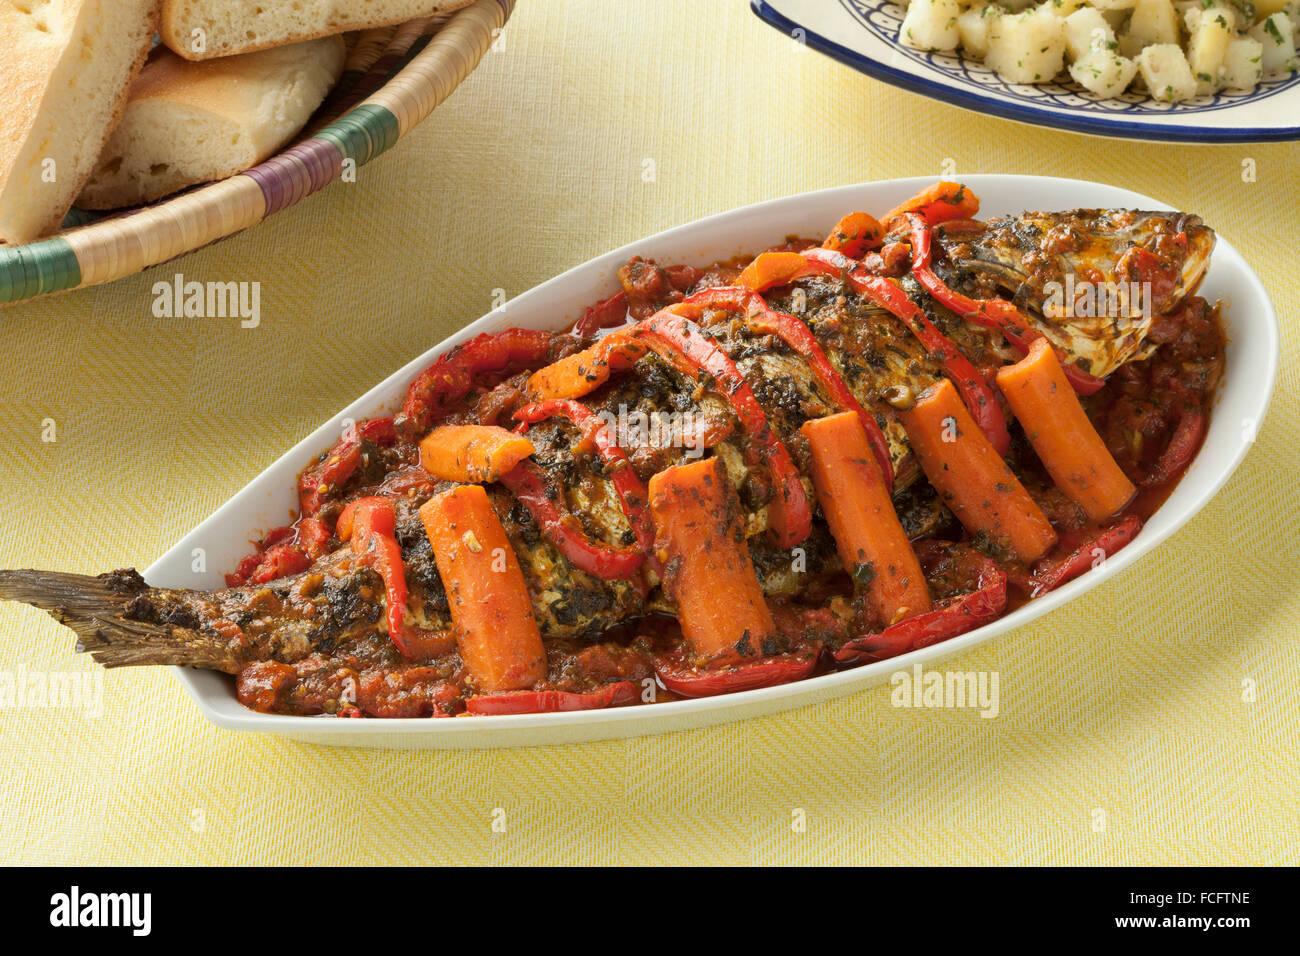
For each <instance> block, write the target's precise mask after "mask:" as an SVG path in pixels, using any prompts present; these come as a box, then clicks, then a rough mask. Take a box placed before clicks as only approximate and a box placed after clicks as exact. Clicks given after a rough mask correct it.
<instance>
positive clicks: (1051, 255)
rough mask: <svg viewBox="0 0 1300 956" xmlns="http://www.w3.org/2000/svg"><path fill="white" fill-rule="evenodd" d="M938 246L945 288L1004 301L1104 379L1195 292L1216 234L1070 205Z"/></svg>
mask: <svg viewBox="0 0 1300 956" xmlns="http://www.w3.org/2000/svg"><path fill="white" fill-rule="evenodd" d="M935 243H936V247H937V248H938V249H941V250H942V251H943V257H944V258H945V259H946V266H945V265H943V264H940V265H939V269H940V272H941V275H942V276H943V278H944V279H945V281H947V282H948V283H949V284H950V285H952V286H953V287H954V288H960V287H963V286H964V287H965V288H967V289H968V290H970V291H972V292H973V293H974V294H976V295H978V296H990V295H1004V296H1009V297H1010V298H1011V300H1012V301H1013V302H1015V303H1016V305H1018V306H1019V307H1020V309H1021V311H1022V312H1024V313H1025V314H1026V315H1027V316H1028V317H1029V319H1030V321H1031V322H1032V323H1033V324H1034V325H1036V326H1037V327H1038V328H1039V329H1041V330H1042V332H1043V333H1044V334H1045V335H1046V336H1047V337H1048V338H1049V339H1050V340H1051V341H1052V343H1053V344H1055V345H1056V346H1057V347H1058V348H1059V349H1060V350H1061V351H1062V352H1063V353H1064V354H1065V355H1066V356H1068V357H1069V358H1070V359H1072V360H1073V361H1074V362H1075V363H1076V364H1078V365H1079V367H1080V368H1082V369H1084V370H1085V371H1088V372H1091V373H1092V374H1093V375H1096V376H1098V377H1100V378H1104V377H1106V376H1107V375H1109V374H1110V373H1111V372H1113V371H1114V370H1115V369H1117V368H1119V367H1120V366H1121V365H1123V364H1124V363H1126V362H1129V361H1132V360H1134V359H1140V358H1144V357H1146V356H1147V355H1149V354H1150V353H1151V351H1152V350H1153V349H1154V347H1155V346H1154V345H1152V344H1150V343H1148V342H1147V340H1146V339H1147V333H1148V332H1149V331H1150V329H1151V324H1152V322H1153V321H1154V319H1155V317H1156V316H1159V315H1165V314H1167V313H1170V312H1172V311H1174V310H1175V309H1177V308H1178V306H1179V305H1180V304H1181V303H1182V302H1183V300H1184V299H1186V298H1187V297H1188V296H1189V295H1191V294H1193V293H1194V292H1195V291H1196V289H1197V287H1198V286H1199V285H1200V282H1201V279H1202V278H1203V277H1204V275H1205V270H1206V268H1207V267H1208V266H1209V262H1210V255H1211V253H1212V252H1213V250H1214V232H1213V230H1211V229H1210V228H1209V227H1207V226H1206V225H1205V224H1204V223H1202V222H1201V220H1200V219H1199V218H1198V217H1196V216H1193V215H1189V214H1187V213H1179V212H1147V211H1142V210H1135V209H1075V210H1071V211H1068V212H1053V213H1043V212H1027V213H1023V214H1022V215H1019V216H1008V217H1003V218H998V219H990V220H987V221H985V222H975V221H963V222H958V223H951V224H945V225H941V226H939V227H938V228H937V229H936V230H935ZM945 269H946V272H945Z"/></svg>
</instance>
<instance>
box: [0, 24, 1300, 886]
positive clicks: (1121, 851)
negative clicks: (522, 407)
mask: <svg viewBox="0 0 1300 956" xmlns="http://www.w3.org/2000/svg"><path fill="white" fill-rule="evenodd" d="M498 45H499V47H500V49H496V50H494V51H492V52H489V53H488V54H487V55H486V56H485V57H484V60H483V63H482V65H481V66H480V68H479V69H478V70H477V71H476V72H475V73H474V74H473V75H472V76H471V77H470V78H469V80H468V81H467V82H466V83H465V84H464V85H463V86H462V87H461V88H460V89H459V90H458V91H457V92H456V93H455V94H454V95H453V96H452V97H451V98H450V99H449V100H448V101H447V102H446V103H445V104H443V105H442V106H441V107H439V108H438V110H437V111H436V112H435V113H434V114H433V115H432V117H431V118H430V119H429V120H428V121H426V122H425V123H424V124H423V125H422V126H421V127H420V128H419V129H417V130H415V131H414V132H413V133H412V134H411V135H410V136H409V138H408V139H406V140H404V141H403V142H402V143H401V144H399V146H398V147H397V148H396V149H394V150H393V151H391V152H390V153H388V154H386V155H385V156H383V157H381V158H380V159H379V160H377V161H376V162H375V163H373V164H372V165H369V166H367V167H365V168H364V169H363V170H361V172H360V175H359V176H358V178H357V181H356V182H355V183H340V184H337V185H335V186H333V187H331V188H330V189H328V190H327V191H326V192H324V193H322V194H320V195H317V196H314V197H312V198H310V199H308V200H307V201H305V202H304V203H302V204H301V205H299V206H296V207H294V208H293V209H290V210H288V211H287V212H285V213H282V214H280V215H277V216H275V217H273V218H272V219H271V220H269V221H268V222H267V223H265V224H263V225H261V226H259V227H258V228H256V229H254V230H252V231H251V232H247V233H244V234H243V235H241V236H238V237H236V238H233V239H231V240H228V241H225V242H222V243H220V244H218V245H216V246H213V247H210V248H208V249H205V250H202V251H201V252H199V253H197V254H195V255H192V256H190V257H189V258H186V259H183V260H181V261H179V262H178V263H175V264H174V266H173V265H166V266H163V267H161V268H160V269H158V270H155V271H154V272H152V273H149V274H147V275H144V276H138V277H135V278H132V279H127V280H124V281H121V282H117V283H115V284H112V285H108V286H104V287H101V288H96V289H91V290H87V291H83V292H78V293H72V294H68V295H64V296H61V297H56V298H53V299H50V300H47V301H43V302H39V303H35V304H30V305H26V306H23V307H19V308H14V309H9V310H4V311H0V342H2V343H3V346H4V351H5V356H6V361H5V367H4V372H3V375H0V443H2V444H0V448H2V449H3V454H0V487H2V488H3V489H4V491H3V497H2V498H0V567H16V566H36V567H50V568H58V569H63V570H70V571H86V572H97V571H100V570H104V569H107V568H112V567H119V566H123V565H127V564H135V565H137V566H140V567H144V566H147V565H148V564H149V563H150V562H152V561H153V560H154V559H155V558H156V557H157V556H158V555H159V554H160V553H161V552H162V551H163V550H164V549H165V548H166V547H167V546H168V545H170V544H171V543H172V542H174V541H175V540H177V539H178V538H179V537H180V536H181V535H182V534H183V533H184V532H185V531H187V530H188V529H189V528H191V527H192V526H193V525H194V524H196V523H197V522H198V521H199V520H200V519H201V518H203V517H205V516H206V515H207V514H209V513H210V512H211V511H212V510H213V509H214V508H215V507H216V506H217V505H219V504H220V503H221V502H223V501H224V500H225V499H226V498H228V497H229V496H230V495H232V494H234V493H235V492H236V491H238V490H239V489H240V488H241V487H242V486H243V485H244V484H245V483H246V482H247V481H249V480H250V479H251V478H253V477H254V476H255V475H257V474H258V472H259V471H260V470H261V469H262V468H263V467H265V466H266V465H267V464H269V463H270V462H271V461H273V460H274V459H275V458H276V457H278V456H279V454H280V453H281V452H282V450H283V449H285V448H287V447H288V446H289V445H290V444H291V443H293V442H294V441H296V440H298V439H299V438H300V437H302V436H303V435H304V434H306V433H307V432H308V431H310V430H311V429H312V428H313V427H314V426H315V425H316V424H317V423H318V422H319V421H320V420H321V419H323V418H324V417H326V416H327V415H330V414H332V413H333V412H334V411H335V410H336V409H338V408H340V407H341V406H342V405H344V404H345V403H346V402H348V401H350V400H351V399H352V398H354V397H355V396H356V395H358V394H360V393H361V391H363V390H364V389H366V388H368V387H369V386H370V385H371V384H373V383H374V382H376V381H378V380H380V379H381V378H382V377H384V376H386V375H387V374H389V373H390V372H391V371H392V370H393V369H395V368H396V367H398V366H399V365H401V364H403V363H405V362H407V361H409V360H410V359H411V358H412V357H414V356H415V355H417V354H419V353H420V352H422V351H423V350H425V349H426V348H427V347H428V346H429V345H430V344H432V343H435V342H437V341H438V340H439V339H441V338H443V337H444V336H445V335H446V334H448V333H449V332H451V331H453V330H454V329H456V328H458V327H459V326H460V325H462V324H464V323H465V322H468V321H470V320H471V319H474V318H476V317H478V316H479V315H481V314H483V313H484V312H486V311H487V310H488V309H490V308H491V307H492V305H493V304H494V302H493V297H494V295H498V294H500V293H499V292H498V291H497V290H503V291H504V294H506V295H515V294H517V293H519V292H522V291H524V290H525V289H527V288H529V287H531V286H533V285H535V284H536V283H538V282H541V281H542V280H544V279H547V278H549V277H550V276H552V275H554V274H556V273H558V272H560V271H562V270H563V269H565V268H568V267H569V266H572V265H574V264H576V263H579V262H582V261H584V260H586V259H587V258H589V257H591V256H593V255H595V254H597V253H600V252H603V251H605V250H606V249H609V248H612V247H614V246H617V245H621V244H622V243H624V242H627V241H629V240H632V239H634V238H637V237H639V236H642V235H646V234H649V233H651V232H655V231H657V230H660V229H662V228H665V227H668V226H671V225H675V224H678V223H682V222H686V221H689V220H692V219H696V218H698V217H700V216H703V215H707V214H710V213H715V212H719V211H722V210H726V209H729V208H732V207H735V206H738V205H742V204H745V203H749V202H753V201H756V200H760V199H765V198H769V197H773V196H780V195H784V194H787V193H791V192H797V191H801V190H806V189H811V188H816V187H822V186H831V185H838V184H843V183H851V182H857V181H863V180H870V179H882V178H892V177H896V176H912V175H931V174H933V175H938V174H940V173H943V174H945V175H948V176H954V175H955V176H958V177H960V175H961V174H962V173H974V172H1006V173H1038V174H1053V175H1062V176H1070V177H1076V178H1083V179H1096V180H1100V181H1103V182H1110V183H1114V184H1117V185H1122V186H1126V187H1129V188H1132V189H1135V190H1138V191H1140V192H1143V193H1147V194H1150V195H1153V196H1157V197H1159V198H1161V199H1163V200H1165V201H1166V202H1169V203H1171V204H1173V205H1174V206H1176V207H1178V208H1181V209H1186V210H1189V211H1193V212H1196V213H1199V214H1200V215H1202V216H1203V217H1204V218H1205V219H1206V220H1207V221H1208V222H1209V223H1210V224H1212V225H1213V226H1214V227H1216V228H1217V229H1218V230H1219V231H1220V232H1221V233H1222V234H1223V235H1224V236H1225V237H1227V238H1229V239H1230V240H1231V241H1232V242H1233V243H1234V244H1235V245H1236V246H1237V247H1238V248H1239V249H1240V250H1241V251H1242V253H1243V254H1244V255H1245V256H1246V258H1247V259H1248V260H1249V261H1250V262H1251V264H1252V265H1253V266H1254V267H1255V268H1256V269H1257V270H1258V271H1259V272H1260V274H1261V275H1262V276H1263V278H1264V281H1265V283H1266V284H1267V285H1268V287H1269V290H1270V293H1271V294H1272V296H1273V298H1274V302H1275V304H1276V306H1277V308H1278V311H1279V314H1280V318H1281V323H1282V348H1283V356H1282V371H1281V377H1280V380H1279V382H1278V388H1277V393H1276V397H1275V399H1274V402H1273V406H1272V409H1271V411H1270V414H1269V417H1268V419H1267V421H1266V422H1265V423H1264V424H1263V427H1262V429H1261V431H1260V433H1259V436H1258V440H1257V442H1256V444H1255V447H1254V449H1253V450H1252V452H1251V454H1250V456H1249V457H1248V458H1247V460H1246V461H1245V463H1244V464H1243V465H1242V466H1241V468H1240V469H1239V470H1238V472H1237V473H1236V474H1235V475H1234V477H1233V478H1232V480H1231V481H1230V482H1229V483H1228V484H1227V486H1226V487H1225V488H1224V489H1223V491H1222V492H1220V493H1219V495H1218V496H1217V497H1216V498H1215V499H1214V501H1213V502H1212V503H1211V504H1210V505H1209V506H1208V507H1207V508H1206V509H1205V510H1204V511H1203V512H1202V513H1201V514H1200V515H1199V516H1198V517H1197V518H1196V519H1195V520H1194V521H1193V522H1192V523H1191V524H1190V525H1188V526H1187V527H1186V528H1185V529H1184V530H1183V531H1181V532H1180V533H1179V534H1177V535H1176V536H1175V537H1173V538H1172V539H1171V540H1170V541H1169V542H1168V543H1166V544H1165V545H1164V546H1162V547H1161V548H1160V549H1158V550H1157V551H1156V552H1155V553H1154V554H1152V555H1150V556H1148V557H1147V558H1145V559H1144V560H1142V561H1141V562H1140V563H1139V564H1137V565H1136V566H1135V567H1134V568H1132V569H1130V570H1129V571H1128V572H1127V573H1125V574H1124V575H1122V576H1121V577H1119V578H1117V579H1115V580H1112V581H1110V582H1108V583H1107V584H1106V585H1104V586H1102V587H1099V588H1097V589H1096V590H1094V591H1092V592H1090V593H1089V594H1088V595H1086V596H1085V597H1084V598H1082V599H1081V600H1079V601H1077V602H1075V603H1074V604H1072V605H1069V606H1067V607H1065V608H1063V609H1061V610H1059V611H1057V612H1055V613H1053V614H1052V615H1050V616H1049V617H1047V618H1046V619H1044V620H1041V621H1039V622H1038V623H1036V624H1034V625H1033V626H1030V627H1026V628H1023V629H1021V630H1019V631H1016V632H1014V633H1012V634H1009V635H1007V636H1005V637H1003V638H1001V639H998V640H995V641H991V642H989V643H987V644H984V645H982V646H981V647H980V648H979V649H978V650H976V651H975V652H973V653H969V654H966V655H964V656H962V657H959V658H957V659H955V660H953V661H952V662H950V663H948V664H945V665H942V666H943V668H944V669H960V670H986V671H996V672H997V673H998V675H999V681H1000V684H999V688H1000V714H999V715H998V717H997V718H995V719H984V718H981V717H980V716H979V715H978V713H977V712H975V711H973V710H969V709H967V710H957V709H948V710H909V709H902V708H897V707H893V706H891V704H890V691H889V688H888V687H885V688H881V689H878V690H874V691H871V692H868V693H863V694H859V695H856V696H852V697H847V698H843V699H840V700H837V701H833V702H830V703H826V704H823V705H820V706H816V707H812V708H808V709H804V710H800V711H795V712H793V713H789V714H784V715H778V716H774V717H769V718H764V719H759V720H754V721H749V722H745V723H741V724H734V725H728V726H721V727H715V728H711V729H705V730H699V731H692V732H687V733H681V734H675V735H669V736H661V737H651V738H642V739H635V740H625V741H611V742H606V743H598V744H590V745H585V746H574V747H563V748H554V749H534V750H516V751H503V752H461V753H429V752H422V753H411V752H378V751H364V750H348V749H332V748H327V747H320V746H307V745H303V744H299V743H295V742H292V741H287V740H282V739H276V738H271V737H263V736H252V735H243V736H241V735H236V734H233V733H229V732H226V731H222V730H218V729H216V728H214V727H212V726H210V725H209V724H207V723H206V722H205V721H204V719H203V718H202V717H201V716H200V715H199V713H198V711H197V710H196V708H195V706H194V704H193V703H192V702H191V701H190V700H189V699H188V697H187V696H186V695H185V694H184V692H183V691H182V689H181V687H180V685H179V684H178V683H177V682H176V681H175V680H174V679H173V678H172V677H171V676H170V675H169V674H168V673H167V672H166V671H164V670H138V671H122V670H119V671H114V672H110V673H107V674H105V675H104V676H103V685H102V686H103V708H102V714H101V715H98V716H94V715H87V714H86V713H85V712H84V711H85V708H80V709H79V708H76V707H63V708H34V707H16V708H12V709H6V710H3V711H0V822H2V824H3V826H2V827H0V861H2V862H42V863H54V862H67V863H71V862H104V863H158V862H193V863H204V862H218V861H237V862H240V863H297V862H306V863H324V862H339V863H348V864H363V863H378V862H396V863H416V862H430V861H450V862H464V863H522V862H530V863H538V862H576V861H590V862H627V863H667V862H682V863H685V862H701V861H723V862H747V861H764V862H766V861H771V862H899V863H935V862H993V863H1004V862H1101V863H1162V862H1171V863H1172V862H1202V863H1229V862H1290V863H1295V862H1297V856H1298V854H1297V820H1298V819H1300V799H1298V797H1297V780H1300V751H1298V750H1297V739H1298V734H1297V731H1298V730H1300V705H1298V703H1297V702H1298V700H1300V695H1298V694H1297V687H1296V676H1295V675H1296V673H1297V665H1298V664H1300V661H1298V660H1297V656H1298V652H1297V642H1296V638H1297V636H1298V635H1300V599H1298V598H1297V596H1296V593H1295V591H1296V586H1295V575H1296V572H1297V567H1298V566H1300V547H1297V538H1298V535H1297V530H1298V529H1297V527H1296V525H1297V519H1296V514H1297V513H1298V512H1297V508H1296V507H1295V505H1296V492H1295V488H1296V477H1295V475H1296V470H1297V464H1298V461H1297V457H1298V456H1297V452H1296V448H1297V444H1298V443H1300V428H1297V404H1298V403H1297V398H1298V393H1300V381H1298V380H1297V376H1298V369H1300V361H1298V357H1297V347H1298V343H1297V331H1296V330H1297V322H1300V315H1298V314H1297V307H1296V304H1295V303H1296V301H1297V299H1300V278H1297V275H1298V274H1300V273H1298V271H1297V268H1296V253H1295V246H1294V240H1295V224H1296V222H1297V221H1300V189H1297V186H1298V185H1300V183H1298V182H1297V178H1296V162H1297V158H1296V156H1297V154H1296V150H1295V147H1294V146H1291V145H1284V144H1283V145H1260V146H1222V147H1175V146H1161V145H1148V144H1142V143H1134V142H1123V141H1105V140H1101V139H1094V138H1088V137H1084V136H1077V135H1073V134H1067V133H1055V132H1050V131H1046V130H1041V129H1035V128H1031V127H1028V126H1021V125H1016V124H1013V123H1009V122H1004V121H1001V120H997V119H992V118H987V117H981V116H977V115H975V114H972V113H966V112H961V111H958V110H956V109H954V108H950V107H947V106H944V105H941V104H938V103H934V102H931V101H929V100H927V99H923V98H921V97H918V96H914V95H911V94H908V93H904V92H901V91H897V90H894V89H892V88H889V87H886V86H884V85H882V84H879V83H876V82H874V81H871V80H869V79H867V78H865V77H863V76H860V75H859V74H857V73H855V72H853V71H851V70H849V69H848V68H846V67H843V66H841V65H839V64H836V63H834V62H832V61H831V60H829V59H826V58H824V57H821V56H819V55H818V54H816V53H813V52H811V51H808V50H804V49H802V48H800V47H799V46H798V45H797V44H796V43H794V42H792V41H791V40H788V39H786V38H783V37H782V36H780V35H779V34H778V33H776V32H775V31H773V30H771V29H770V28H769V27H767V26H765V25H763V24H761V23H760V22H759V21H758V20H757V19H756V18H755V17H754V16H753V15H752V14H751V13H750V12H749V10H748V8H747V5H746V4H745V3H744V2H743V0H711V2H708V3H703V2H699V3H697V2H691V3H687V2H685V0H671V2H670V0H637V2H630V0H623V2H619V3H603V2H595V0H588V2H556V0H522V2H521V3H520V5H519V8H518V10H517V11H516V13H515V15H514V17H513V18H512V20H511V22H510V24H509V26H508V27H507V28H506V30H505V33H504V38H503V41H502V42H501V43H499V44H498ZM1244 163H1245V164H1247V166H1248V167H1251V168H1253V169H1254V172H1255V176H1254V178H1255V181H1254V182H1247V181H1243V168H1244V167H1243V164H1244ZM647 170H653V177H648V176H647V175H646V171H647ZM648 178H650V179H651V180H652V181H647V179H648ZM1247 178H1249V177H1247ZM176 272H181V273H183V274H184V275H185V277H186V278H187V279H199V280H236V281H259V282H260V283H261V315H262V318H261V324H260V326H259V327H258V328H256V329H242V328H240V327H239V323H238V321H237V320H234V319H158V318H155V317H154V316H153V315H152V314H151V312H150V304H151V301H152V297H151V294H150V289H151V286H152V284H153V283H154V282H155V281H157V280H158V279H159V278H164V277H165V278H170V277H171V276H172V275H174V274H175V273H176ZM51 429H53V431H52V432H51ZM50 437H54V438H56V439H57V440H56V441H43V440H42V439H43V438H47V439H48V438H50ZM70 645H71V640H70V636H69V634H68V632H66V631H64V630H62V629H61V628H59V627H58V626H57V625H55V624H54V623H53V622H52V621H50V620H49V619H48V618H46V617H45V616H44V615H42V614H40V613H38V612H36V611H32V610H30V609H27V608H22V607H17V606H14V605H4V606H0V669H4V670H8V671H10V672H17V671H18V670H19V669H21V668H27V669H29V670H30V671H42V672H57V673H64V672H71V673H77V674H80V673H83V672H90V671H92V670H93V668H94V665H91V664H89V663H86V662H83V661H80V660H78V659H76V658H75V657H74V656H73V655H72V653H71V647H70ZM494 821H496V822H497V823H498V825H497V826H496V827H495V828H494V826H493V823H494Z"/></svg>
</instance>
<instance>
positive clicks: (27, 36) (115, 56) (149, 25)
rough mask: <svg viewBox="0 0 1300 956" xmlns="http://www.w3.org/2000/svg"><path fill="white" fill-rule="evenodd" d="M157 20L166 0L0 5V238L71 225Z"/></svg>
mask: <svg viewBox="0 0 1300 956" xmlns="http://www.w3.org/2000/svg"><path fill="white" fill-rule="evenodd" d="M157 19H158V0H0V63H3V69H2V70H0V239H3V240H5V241H7V242H28V241H30V240H32V239H36V238H38V237H39V236H42V235H45V234H47V233H50V232H53V231H54V230H56V229H57V228H58V227H59V224H60V223H62V222H63V217H64V216H65V215H67V212H68V209H69V208H70V207H71V206H72V201H73V199H75V198H76V196H77V193H78V192H80V191H81V186H82V183H84V182H85V181H86V177H87V176H89V175H90V171H91V169H92V168H93V167H94V164H95V159H96V157H98V156H99V151H100V148H101V147H102V146H103V145H104V141H105V140H106V139H108V135H109V133H110V132H112V130H113V126H114V124H116V122H117V120H118V117H119V116H120V114H121V111H122V106H123V104H124V103H125V102H126V95H127V90H128V89H129V88H130V86H131V80H132V79H133V78H134V77H135V75H136V73H137V72H138V71H139V70H140V67H141V65H142V64H143V63H144V59H145V55H146V54H147V53H148V52H149V45H150V43H151V42H152V40H153V34H154V29H155V27H156V25H157Z"/></svg>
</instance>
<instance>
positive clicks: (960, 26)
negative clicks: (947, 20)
mask: <svg viewBox="0 0 1300 956" xmlns="http://www.w3.org/2000/svg"><path fill="white" fill-rule="evenodd" d="M997 16H998V9H997V7H995V6H993V5H992V4H988V3H977V4H975V6H973V7H971V8H970V9H969V10H964V11H962V14H961V16H959V17H958V18H957V32H958V33H960V34H961V48H962V49H963V50H965V51H966V52H967V53H969V54H971V56H977V57H979V58H980V59H981V60H982V59H984V57H985V56H987V55H988V52H989V27H991V26H992V25H993V20H994V18H995V17H997Z"/></svg>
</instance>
